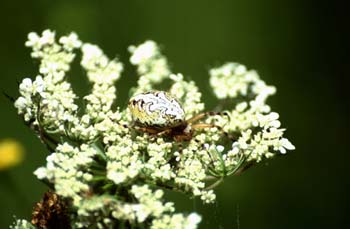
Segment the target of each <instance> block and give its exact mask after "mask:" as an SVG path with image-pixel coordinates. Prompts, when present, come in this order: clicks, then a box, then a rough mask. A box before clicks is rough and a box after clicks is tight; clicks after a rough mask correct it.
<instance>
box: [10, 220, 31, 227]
mask: <svg viewBox="0 0 350 229" xmlns="http://www.w3.org/2000/svg"><path fill="white" fill-rule="evenodd" d="M10 229H35V227H34V226H33V225H32V224H31V223H30V222H28V221H27V220H25V219H17V220H16V221H15V222H14V223H13V225H11V226H10Z"/></svg>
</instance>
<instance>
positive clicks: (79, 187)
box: [34, 143, 97, 205]
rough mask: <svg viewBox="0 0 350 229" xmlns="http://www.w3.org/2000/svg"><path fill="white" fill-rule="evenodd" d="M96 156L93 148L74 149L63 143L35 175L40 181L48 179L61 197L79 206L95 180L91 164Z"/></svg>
mask: <svg viewBox="0 0 350 229" xmlns="http://www.w3.org/2000/svg"><path fill="white" fill-rule="evenodd" d="M96 154H97V151H96V150H95V149H94V148H93V147H92V146H89V145H86V144H83V145H81V146H80V147H73V146H72V145H70V144H68V143H63V144H60V145H58V146H57V148H56V151H55V152H54V153H51V154H50V155H49V156H48V157H47V158H46V160H47V164H46V167H40V168H38V169H37V170H36V171H35V172H34V174H35V175H36V176H37V177H38V179H40V180H42V179H46V180H47V181H48V182H50V183H52V184H54V186H55V191H56V192H57V193H58V194H59V195H61V196H63V197H69V198H71V199H73V202H74V204H75V205H79V203H80V201H81V199H82V198H83V196H84V195H85V194H86V193H87V192H88V191H89V188H90V187H89V182H90V181H91V180H92V179H93V176H92V174H91V173H92V172H93V171H92V168H91V166H90V164H92V162H93V158H94V156H96Z"/></svg>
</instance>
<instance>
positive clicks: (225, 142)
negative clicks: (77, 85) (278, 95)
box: [15, 30, 294, 228]
mask: <svg viewBox="0 0 350 229" xmlns="http://www.w3.org/2000/svg"><path fill="white" fill-rule="evenodd" d="M26 45H27V46H28V47H31V48H32V53H31V56H32V57H33V58H35V59H38V60H39V61H40V65H39V73H38V75H37V76H36V78H35V80H31V79H30V78H26V79H24V80H23V81H22V83H21V84H20V89H19V91H20V96H19V98H18V99H17V100H16V101H15V106H16V108H17V109H18V113H19V114H20V115H21V116H23V118H24V120H25V121H26V123H27V124H28V125H29V126H30V127H31V128H33V129H34V130H35V131H36V133H37V134H38V135H39V137H40V139H41V140H42V142H43V143H44V144H45V145H46V146H47V147H48V149H49V150H50V154H49V156H48V157H47V159H46V160H47V163H46V165H45V166H43V167H40V168H38V169H37V170H36V171H35V175H36V176H37V177H38V179H40V180H43V181H44V182H45V183H47V184H48V185H49V186H50V187H52V189H53V190H54V192H55V193H56V194H57V195H59V196H60V198H63V199H64V200H68V201H67V203H70V206H69V208H70V209H71V211H72V212H75V214H73V215H72V216H71V223H72V226H74V227H78V228H85V227H89V226H92V225H95V226H97V227H98V228H109V227H110V228H113V227H117V226H126V227H128V226H130V225H133V227H135V228H138V227H142V228H144V227H145V226H146V227H150V228H197V226H198V224H199V222H200V221H201V217H200V216H199V215H197V214H196V213H191V214H189V215H185V214H180V213H175V208H174V204H173V203H171V202H164V197H163V194H164V193H163V189H169V190H173V191H178V192H182V193H184V194H187V195H189V196H195V197H199V198H200V199H201V200H202V201H203V202H204V203H212V202H214V201H215V197H216V196H215V193H214V190H213V189H214V187H215V186H216V185H218V184H219V183H220V182H221V181H222V180H223V179H224V178H225V177H227V176H229V175H235V174H240V173H241V172H243V171H244V170H245V169H247V168H248V167H250V166H251V165H253V164H255V163H258V162H260V161H262V160H265V159H268V158H271V157H273V156H275V155H281V154H285V153H286V151H287V150H293V149H294V146H293V145H292V144H291V143H290V142H289V141H288V140H287V139H286V138H285V137H283V133H284V131H285V129H282V128H280V126H281V123H280V122H279V120H278V118H279V115H278V114H277V113H276V112H272V111H271V108H270V106H268V105H267V104H266V100H267V98H268V97H269V96H270V95H273V94H274V93H275V91H276V89H275V87H273V86H269V85H266V83H265V82H264V81H262V80H261V79H260V77H259V75H258V74H257V73H256V72H255V71H253V70H247V69H246V67H245V66H243V65H241V64H238V63H227V64H225V65H223V66H221V67H218V68H214V69H211V70H210V72H209V74H210V85H211V87H212V89H213V94H214V95H215V96H216V98H217V99H218V102H217V104H218V106H217V108H215V110H214V111H205V109H204V108H205V107H204V104H205V103H204V102H203V101H202V100H201V95H202V94H201V92H200V90H199V88H198V87H197V86H196V84H195V82H194V81H188V80H186V77H184V76H183V75H182V74H175V73H173V72H171V70H170V68H169V66H168V61H167V59H166V58H165V57H164V56H163V54H162V53H161V52H160V49H159V47H158V45H157V44H156V43H155V42H154V41H146V42H145V43H143V44H141V45H139V46H130V47H129V51H130V52H131V58H130V62H131V64H133V65H135V66H136V68H137V72H138V74H139V79H138V81H137V85H136V87H134V88H132V89H131V91H130V95H132V96H133V98H134V99H132V100H130V102H131V103H132V104H131V105H130V106H129V108H130V109H128V108H127V107H118V108H117V109H115V110H112V105H113V103H114V102H115V100H116V86H115V83H116V81H117V80H118V79H119V78H120V76H121V73H122V70H123V65H122V64H121V63H120V62H119V61H118V59H113V60H110V59H109V58H108V57H107V56H106V55H105V54H104V53H103V52H102V50H101V49H100V48H99V47H98V46H96V45H93V44H89V43H83V42H81V41H80V40H79V38H78V36H77V35H76V34H75V33H71V34H70V35H68V36H63V37H61V38H59V39H58V42H57V39H56V36H55V33H54V32H52V31H49V30H46V31H44V32H43V33H42V35H41V36H40V35H38V34H36V33H30V34H29V35H28V41H27V42H26ZM77 51H80V52H81V54H82V59H81V62H80V64H81V66H82V68H83V69H84V70H85V72H86V75H87V78H88V80H89V81H90V82H91V84H92V90H91V94H89V95H86V96H85V97H83V99H84V104H85V105H84V107H79V106H78V105H77V104H78V103H77V100H78V97H77V96H76V95H75V93H74V92H73V90H72V87H71V85H70V84H69V83H68V81H67V78H68V70H69V69H70V65H71V63H72V61H73V59H74V58H75V56H76V52H77ZM169 85H170V86H169ZM156 91H157V92H156ZM160 97H162V99H160V100H158V99H159V98H160ZM135 98H137V99H135ZM160 102H161V103H162V104H159V103H160ZM123 104H125V103H123ZM78 110H79V112H78ZM149 112H153V113H152V114H150V113H149ZM161 115H162V116H161ZM173 115H175V116H173ZM176 115H178V116H176ZM135 117H137V120H135ZM172 117H175V118H174V119H173V118H172ZM157 118H159V120H157V121H158V122H156V120H153V119H157ZM160 118H164V119H160ZM169 120H170V121H169ZM157 125H158V126H157ZM159 125H162V126H159ZM20 223H22V224H23V223H25V222H24V221H23V222H22V221H18V223H17V225H19V224H20Z"/></svg>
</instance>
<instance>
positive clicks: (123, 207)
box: [76, 185, 201, 229]
mask: <svg viewBox="0 0 350 229" xmlns="http://www.w3.org/2000/svg"><path fill="white" fill-rule="evenodd" d="M129 192H130V194H131V195H132V196H133V198H135V199H136V200H137V203H125V202H122V201H120V200H118V199H116V198H114V197H113V196H110V195H102V196H94V197H91V198H87V199H84V200H82V201H81V204H80V206H79V209H78V211H77V214H78V218H79V221H78V222H77V223H76V226H77V227H78V228H86V227H89V226H91V225H90V224H89V221H88V220H86V218H89V217H91V214H95V215H96V212H99V213H100V214H99V215H98V217H97V218H96V219H95V222H97V225H96V226H97V228H106V227H107V228H110V227H113V226H116V225H118V224H116V222H118V221H119V220H121V222H123V221H124V222H123V223H126V222H127V223H132V224H141V223H144V222H145V221H146V220H147V219H153V220H152V221H151V222H150V225H148V226H149V227H150V228H159V229H167V228H197V225H198V223H199V222H200V221H201V217H200V216H199V215H197V214H195V213H192V214H190V215H188V216H185V215H183V214H172V213H173V212H174V211H175V208H174V207H173V205H174V204H173V203H171V202H167V203H164V204H163V202H162V197H163V194H164V192H163V191H162V190H160V189H158V190H155V191H152V190H151V189H150V188H149V186H148V185H142V186H139V185H133V186H132V187H131V189H130V190H129ZM110 216H112V217H113V218H112V219H111V217H110ZM114 219H115V220H114ZM118 226H121V225H118Z"/></svg>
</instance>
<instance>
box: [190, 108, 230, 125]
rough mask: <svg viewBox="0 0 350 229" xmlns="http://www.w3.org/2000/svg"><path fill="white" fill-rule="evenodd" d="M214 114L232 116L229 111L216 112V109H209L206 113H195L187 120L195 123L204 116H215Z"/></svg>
mask: <svg viewBox="0 0 350 229" xmlns="http://www.w3.org/2000/svg"><path fill="white" fill-rule="evenodd" d="M214 115H224V116H226V117H228V118H230V116H229V114H228V113H227V112H215V111H208V112H204V113H200V114H198V115H195V116H194V117H192V118H190V119H188V120H187V123H194V122H196V121H198V120H200V119H202V118H205V117H208V116H214Z"/></svg>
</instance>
